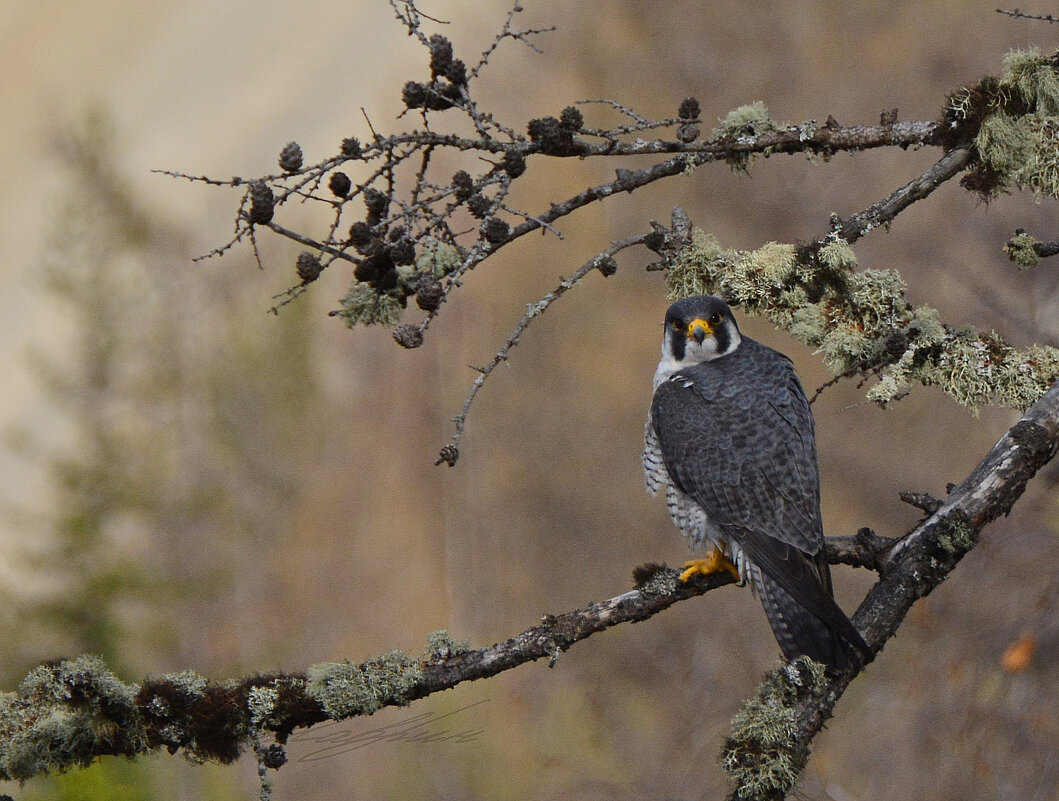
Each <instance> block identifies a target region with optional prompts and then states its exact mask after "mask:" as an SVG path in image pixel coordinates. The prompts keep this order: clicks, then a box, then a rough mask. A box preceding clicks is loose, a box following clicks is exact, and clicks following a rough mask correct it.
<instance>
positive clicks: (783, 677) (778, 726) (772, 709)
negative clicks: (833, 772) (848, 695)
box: [721, 657, 825, 799]
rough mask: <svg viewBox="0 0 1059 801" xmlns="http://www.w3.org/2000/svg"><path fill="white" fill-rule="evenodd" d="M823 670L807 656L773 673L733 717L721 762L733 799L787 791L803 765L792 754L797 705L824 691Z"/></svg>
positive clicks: (793, 752) (821, 666) (793, 751)
mask: <svg viewBox="0 0 1059 801" xmlns="http://www.w3.org/2000/svg"><path fill="white" fill-rule="evenodd" d="M824 680H825V676H824V666H823V665H821V664H819V663H818V662H814V661H813V660H811V659H809V658H808V657H801V658H799V659H797V660H795V661H794V662H790V663H787V664H784V665H783V666H781V667H779V668H778V669H776V670H774V671H772V672H771V673H770V674H769V675H768V676H767V677H766V678H765V681H764V682H762V683H761V685H760V686H759V687H758V688H757V691H756V692H755V693H754V695H753V696H752V697H751V698H748V699H747V700H745V701H743V704H742V706H741V707H740V709H739V712H737V713H736V715H735V717H734V718H732V724H731V733H730V734H729V736H728V737H727V738H726V740H725V744H724V750H723V752H722V756H721V762H722V764H723V765H724V769H725V771H726V772H727V773H728V778H729V782H730V784H731V786H732V788H733V789H734V790H735V791H736V793H735V794H736V795H738V796H739V797H740V798H744V799H755V798H768V797H773V796H774V794H782V793H786V792H788V791H789V790H790V789H791V788H792V787H794V784H795V782H796V781H797V780H798V775H799V773H800V772H801V769H802V767H803V765H802V764H801V761H800V760H799V759H798V758H797V756H796V752H795V743H794V735H795V731H796V730H795V724H796V712H795V705H796V704H797V703H798V702H799V701H800V700H802V699H805V698H808V697H810V696H812V695H814V694H816V693H817V692H819V691H820V689H821V688H822V687H823V686H824Z"/></svg>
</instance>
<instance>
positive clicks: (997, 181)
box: [950, 48, 1059, 198]
mask: <svg viewBox="0 0 1059 801" xmlns="http://www.w3.org/2000/svg"><path fill="white" fill-rule="evenodd" d="M972 97H973V96H972V94H971V93H970V92H967V93H966V96H964V95H963V94H961V95H958V96H957V97H955V98H954V99H953V101H952V103H951V104H950V107H951V109H952V111H953V113H954V114H955V115H957V116H958V115H959V114H960V113H961V111H962V113H963V115H964V116H965V117H966V115H967V114H969V113H970V104H971V103H972ZM961 98H962V100H961ZM1012 101H1017V103H1013V102H1012ZM974 145H975V150H976V152H977V155H978V161H979V163H980V164H981V165H983V166H984V167H986V168H987V169H988V170H989V171H991V173H992V174H991V176H990V180H989V181H988V183H987V184H986V186H985V188H984V189H982V190H981V191H983V193H984V194H985V195H986V196H987V197H988V196H995V195H997V194H1000V193H1002V192H1007V191H1009V190H1010V189H1011V187H1012V186H1019V187H1028V188H1030V189H1032V190H1033V191H1034V193H1035V194H1036V195H1037V197H1038V198H1040V197H1044V196H1048V197H1059V76H1057V75H1056V71H1055V68H1054V67H1053V66H1052V64H1051V63H1050V61H1049V59H1047V58H1045V57H1044V56H1042V55H1041V53H1040V51H1039V50H1037V49H1036V48H1032V49H1030V50H1012V51H1010V52H1009V53H1008V54H1007V55H1006V56H1005V57H1004V68H1003V71H1002V73H1001V76H1000V79H999V83H998V86H997V94H996V98H995V99H994V100H993V101H992V103H990V105H989V108H988V113H987V115H986V116H985V118H984V119H983V120H982V122H981V124H980V126H979V129H978V132H977V134H976V136H975V140H974Z"/></svg>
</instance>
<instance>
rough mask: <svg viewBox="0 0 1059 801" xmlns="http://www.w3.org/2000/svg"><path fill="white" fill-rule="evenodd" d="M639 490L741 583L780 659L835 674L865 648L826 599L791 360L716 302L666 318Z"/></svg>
mask: <svg viewBox="0 0 1059 801" xmlns="http://www.w3.org/2000/svg"><path fill="white" fill-rule="evenodd" d="M643 466H644V479H645V481H646V483H647V489H648V491H649V492H650V493H651V494H652V495H653V494H655V493H657V492H658V491H659V490H662V489H664V490H665V493H666V504H667V506H668V507H669V515H670V517H671V518H672V519H673V522H674V523H675V524H676V525H677V527H678V528H679V529H680V530H681V532H682V533H683V534H684V536H686V537H687V538H688V540H689V542H690V544H691V545H692V547H700V546H706V545H711V546H713V550H712V551H711V553H710V555H709V557H708V558H706V559H701V560H695V561H692V562H688V563H687V564H686V565H685V568H687V569H686V570H685V571H684V573H682V574H681V579H682V580H687V579H688V578H689V577H690V576H692V575H694V574H696V573H712V572H717V571H720V570H728V571H730V572H731V573H732V574H733V575H734V576H735V577H736V578H737V579H738V580H739V581H740V582H741V583H748V584H750V587H751V589H752V590H753V591H754V592H755V593H756V594H757V596H758V597H759V598H760V599H761V603H762V605H763V606H764V607H765V615H766V617H768V621H769V623H770V624H771V626H772V630H773V632H774V633H775V635H776V640H777V642H778V643H779V646H780V650H781V651H782V652H783V655H784V656H785V657H786V658H787V659H794V658H796V657H798V656H802V655H805V656H809V657H811V658H813V659H815V660H816V661H818V662H822V663H824V664H825V665H828V666H829V667H830V668H831V669H832V670H837V671H841V670H844V669H845V668H846V667H847V666H849V665H850V663H851V662H853V661H855V660H856V652H857V651H860V652H861V653H862V654H864V655H868V654H869V650H868V646H867V645H866V644H865V642H864V639H863V638H862V637H861V635H860V634H859V633H858V631H857V630H856V628H854V626H853V624H852V623H850V621H849V618H847V617H846V615H845V613H843V611H842V610H841V609H840V608H839V607H838V605H837V604H836V603H835V601H834V598H833V597H832V590H831V573H830V570H829V568H828V564H827V560H826V556H825V553H824V534H823V526H822V524H821V520H820V478H819V475H818V473H817V468H816V439H815V433H814V426H813V417H812V414H811V412H810V411H809V402H808V401H807V400H806V398H805V393H804V391H803V390H802V386H801V384H800V383H799V381H798V377H797V375H796V374H795V372H794V366H793V364H792V363H791V360H790V359H788V358H787V357H786V356H784V355H783V354H782V353H779V352H777V351H775V350H772V348H768V347H766V346H764V345H762V344H760V343H758V342H755V341H754V340H752V339H750V338H749V337H746V336H743V335H742V334H740V332H739V327H738V326H737V325H736V322H735V318H734V317H733V316H732V310H731V309H730V308H728V304H726V303H725V302H724V301H723V300H721V299H720V298H715V297H710V296H700V297H693V298H687V299H685V300H681V301H677V302H676V303H674V304H673V305H672V306H670V307H669V310H668V311H667V312H666V318H665V332H664V335H663V339H662V360H661V361H660V362H659V363H658V369H657V370H656V371H655V377H654V400H653V401H652V403H651V411H650V413H649V415H648V417H647V425H646V429H645V443H644V452H643Z"/></svg>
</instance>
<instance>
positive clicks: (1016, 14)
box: [996, 8, 1059, 22]
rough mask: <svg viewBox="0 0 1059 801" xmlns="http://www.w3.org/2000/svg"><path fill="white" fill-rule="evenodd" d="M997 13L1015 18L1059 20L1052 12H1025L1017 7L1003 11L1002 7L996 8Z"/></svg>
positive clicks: (1045, 20) (1042, 20)
mask: <svg viewBox="0 0 1059 801" xmlns="http://www.w3.org/2000/svg"><path fill="white" fill-rule="evenodd" d="M996 13H997V14H1004V15H1005V16H1008V17H1014V18H1015V19H1032V20H1039V21H1040V22H1059V17H1056V16H1055V15H1053V14H1027V13H1026V12H1025V11H1021V10H1019V9H1017V8H1016V9H1012V10H1011V11H1005V10H1004V9H1002V8H998V9H997V10H996Z"/></svg>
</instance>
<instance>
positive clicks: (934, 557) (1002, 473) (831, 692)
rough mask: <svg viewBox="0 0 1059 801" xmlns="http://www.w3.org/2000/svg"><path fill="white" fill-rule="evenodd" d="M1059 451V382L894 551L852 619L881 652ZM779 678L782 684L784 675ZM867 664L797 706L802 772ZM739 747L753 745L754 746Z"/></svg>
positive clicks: (740, 793)
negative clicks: (919, 603)
mask: <svg viewBox="0 0 1059 801" xmlns="http://www.w3.org/2000/svg"><path fill="white" fill-rule="evenodd" d="M1057 449H1059V383H1056V384H1055V385H1053V386H1052V388H1051V389H1049V390H1048V392H1047V393H1045V395H1044V396H1043V397H1042V398H1041V399H1040V400H1039V401H1038V402H1037V403H1036V404H1035V405H1034V406H1033V408H1031V409H1030V410H1029V411H1028V412H1026V414H1025V415H1024V416H1023V418H1022V419H1021V420H1019V422H1018V423H1016V424H1015V425H1014V426H1013V427H1012V428H1011V429H1010V430H1009V431H1008V432H1007V433H1006V434H1005V435H1004V436H1003V437H1002V438H1001V439H1000V441H999V442H998V443H997V444H996V445H995V446H993V449H992V450H990V451H989V453H988V454H987V455H986V457H985V459H983V460H982V462H981V464H979V465H978V467H976V468H975V470H974V472H972V473H971V475H970V476H968V477H967V478H966V479H965V480H964V481H963V482H962V483H961V484H959V485H958V486H956V487H955V488H953V490H952V492H951V493H950V495H949V498H948V500H947V501H946V502H945V504H944V505H943V506H942V507H941V508H940V509H938V510H937V511H936V512H935V513H934V514H932V515H930V516H929V517H927V518H926V519H924V520H923V521H922V522H921V523H920V524H919V525H918V526H916V528H915V529H913V530H912V531H911V532H910V533H909V534H908V535H907V536H905V537H903V538H902V539H901V540H900V541H898V542H897V543H895V544H894V546H893V547H892V548H891V549H889V554H888V556H887V559H886V561H885V564H884V566H883V578H882V579H881V580H880V581H879V582H878V583H877V584H876V585H875V586H874V587H872V589H871V591H870V592H869V593H868V596H867V597H866V598H865V599H864V601H863V603H861V605H860V607H859V608H858V609H857V612H856V614H854V615H853V618H852V620H853V622H854V624H855V625H856V626H857V628H858V629H859V630H860V631H861V633H862V634H863V635H864V639H865V640H866V641H867V642H868V644H869V645H870V646H871V648H872V650H873V651H874V652H875V653H878V652H879V651H881V650H882V648H883V646H884V645H885V643H886V641H887V640H888V639H889V638H890V637H892V636H894V634H895V633H896V632H897V629H898V627H899V626H900V625H901V622H902V621H903V620H904V618H905V615H907V614H908V611H909V609H911V607H912V605H913V604H914V603H915V602H916V601H917V600H919V599H920V598H922V597H924V596H926V595H927V594H929V593H930V592H931V591H932V590H933V589H934V588H935V587H937V586H938V584H940V583H941V582H942V581H943V580H944V579H945V578H946V577H947V576H948V575H949V573H950V572H951V571H952V570H953V568H955V566H956V565H957V564H958V563H959V561H960V560H961V559H962V558H963V557H964V556H965V555H966V554H967V553H968V552H969V551H970V550H971V549H972V548H973V547H974V546H975V544H976V543H977V541H978V537H979V534H980V533H981V531H982V529H983V528H984V527H985V526H986V525H988V524H989V523H990V522H992V521H993V520H995V519H996V518H998V517H1000V516H1001V515H1006V514H1007V513H1008V512H1010V511H1011V507H1012V506H1013V505H1014V503H1015V501H1017V500H1018V498H1019V497H1020V496H1021V495H1022V492H1023V490H1024V489H1025V488H1026V483H1027V482H1028V481H1029V480H1030V479H1031V478H1033V476H1034V475H1035V474H1036V473H1037V471H1038V470H1040V469H1041V467H1043V466H1044V465H1045V464H1046V463H1047V462H1048V461H1049V460H1051V459H1052V458H1053V457H1054V456H1055V454H1056V451H1057ZM785 670H786V669H781V671H777V673H776V674H774V675H773V677H772V678H771V681H773V683H777V682H779V683H782V679H783V675H784V673H783V672H784V671H785ZM861 670H863V667H859V668H856V669H855V670H854V671H853V672H851V673H847V674H845V675H842V676H837V677H825V678H823V680H822V681H820V683H819V684H817V685H816V686H815V687H814V688H813V692H812V693H810V694H808V695H807V696H805V695H804V694H803V696H802V697H800V698H798V699H797V700H796V701H795V702H794V703H793V704H792V705H791V711H792V713H793V722H794V727H793V733H792V734H791V736H790V738H789V740H788V741H787V743H785V744H784V746H783V752H784V753H785V755H786V756H787V757H788V758H789V759H790V760H791V761H792V763H793V767H794V770H795V772H796V773H800V772H801V770H802V769H803V768H804V766H805V764H806V761H807V760H808V758H809V745H810V743H811V742H812V740H813V738H814V737H815V736H816V735H817V734H818V733H819V732H820V730H821V729H822V728H823V726H824V724H825V723H826V722H827V720H828V719H829V718H830V717H831V713H832V710H833V709H834V706H835V703H836V702H837V700H838V699H839V698H840V697H841V696H842V693H843V692H844V691H845V689H846V687H847V686H848V685H849V683H850V682H851V681H852V680H853V679H854V678H855V677H856V675H858V674H859V673H860V672H861ZM735 747H741V748H750V749H753V748H754V744H753V743H750V742H741V743H736V744H735ZM789 790H790V787H789V786H788V787H782V788H772V789H771V790H770V791H767V792H753V793H752V792H748V791H747V789H746V788H745V787H736V788H735V789H734V791H733V794H732V798H734V799H745V798H755V799H763V798H767V799H782V798H784V797H786V795H787V793H788V792H789Z"/></svg>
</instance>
